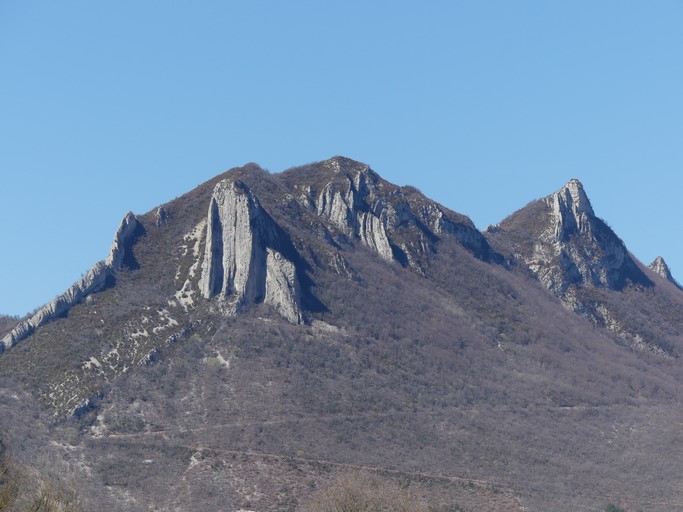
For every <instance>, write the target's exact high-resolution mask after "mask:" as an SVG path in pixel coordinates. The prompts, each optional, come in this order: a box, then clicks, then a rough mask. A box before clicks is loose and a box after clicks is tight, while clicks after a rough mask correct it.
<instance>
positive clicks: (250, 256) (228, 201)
mask: <svg viewBox="0 0 683 512" xmlns="http://www.w3.org/2000/svg"><path fill="white" fill-rule="evenodd" d="M286 246H287V243H286V240H285V235H284V234H283V233H282V231H281V230H280V229H279V227H278V226H277V225H276V224H275V222H274V221H273V219H272V218H271V217H270V216H269V215H268V213H267V212H266V211H265V210H264V209H263V208H262V207H261V205H260V203H259V201H258V199H257V198H256V196H255V195H254V194H253V192H252V191H251V190H250V189H249V188H248V187H247V186H246V185H245V184H244V183H242V182H239V181H231V180H224V181H221V182H219V183H218V184H217V185H216V186H215V188H214V191H213V195H212V197H211V202H210V204H209V211H208V218H207V233H206V247H205V253H204V259H203V262H202V273H201V277H200V280H199V289H200V292H201V294H202V296H203V297H204V298H206V299H211V298H214V297H217V298H219V299H220V300H221V302H222V304H223V306H224V309H225V311H226V312H227V313H228V314H235V313H236V312H237V311H238V310H239V309H240V308H241V307H242V306H244V305H247V304H253V303H259V302H265V303H267V304H269V305H271V306H272V307H273V308H274V309H275V310H276V311H278V312H279V313H280V314H281V315H282V316H283V317H284V318H286V319H287V320H289V321H290V322H293V323H301V322H302V321H303V315H302V313H301V306H300V301H301V293H300V287H299V280H298V278H297V270H296V266H295V264H294V262H292V261H291V260H289V259H288V258H287V257H285V255H284V254H282V252H283V250H284V249H285V248H286ZM287 252H292V249H291V248H289V250H288V251H287Z"/></svg>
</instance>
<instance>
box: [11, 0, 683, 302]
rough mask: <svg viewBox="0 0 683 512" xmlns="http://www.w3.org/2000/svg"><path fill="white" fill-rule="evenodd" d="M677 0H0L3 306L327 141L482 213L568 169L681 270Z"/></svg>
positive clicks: (484, 219) (52, 288) (610, 214)
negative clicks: (129, 233) (249, 166)
mask: <svg viewBox="0 0 683 512" xmlns="http://www.w3.org/2000/svg"><path fill="white" fill-rule="evenodd" d="M681 27H683V3H682V2H679V1H671V2H667V1H653V2H632V1H628V0H620V1H607V0H601V1H597V2H596V1H593V0H590V1H571V2H564V1H548V0H543V1H538V2H529V1H523V0H520V1H508V0H505V1H486V2H481V1H475V0H472V1H455V0H451V1H440V2H436V1H425V2H403V1H375V2H371V1H368V0H365V1H355V0H353V1H348V0H347V1H344V2H331V1H330V2H326V1H297V0H290V1H270V2H264V1H255V0H245V1H227V0H225V1H202V2H188V1H151V0H150V1H126V0H123V1H116V2H92V1H86V0H82V1H78V2H76V1H70V0H60V1H58V2H56V1H48V0H45V1H32V0H0V187H1V188H0V191H1V195H0V198H1V200H0V229H1V231H0V232H1V233H2V240H3V243H2V251H1V252H0V290H1V292H2V293H0V312H4V313H8V314H23V313H25V312H27V311H28V310H31V309H33V308H35V307H37V306H39V305H41V304H43V303H45V302H46V301H48V300H50V299H51V298H52V297H54V296H55V295H57V294H59V293H61V292H62V291H64V290H65V289H66V288H67V287H68V286H69V285H70V284H71V283H72V282H73V281H75V280H76V279H77V278H78V277H79V276H80V275H81V273H82V272H84V271H86V270H87V269H88V268H89V267H90V266H91V265H92V264H93V263H95V262H96V261H98V260H100V259H102V258H104V257H106V255H107V252H108V249H109V245H110V243H111V240H112V237H113V235H114V231H115V230H116V227H117V226H118V223H119V221H120V219H121V218H122V217H123V215H124V214H125V213H126V211H128V210H133V211H134V212H137V213H144V212H146V211H148V210H150V209H152V208H153V207H155V206H156V205H158V204H161V203H163V202H166V201H167V200H170V199H172V198H174V197H175V196H178V195H180V194H182V193H184V192H186V191H188V190H190V189H192V188H193V187H195V186H196V185H198V184H199V183H201V182H203V181H205V180H207V179H209V178H211V177H212V176H214V175H216V174H218V173H219V172H222V171H223V170H226V169H228V168H230V167H235V166H238V165H242V164H244V163H246V162H249V161H256V162H258V163H260V164H261V165H262V166H263V167H265V168H267V169H269V170H271V171H273V172H276V171H281V170H283V169H286V168H288V167H291V166H294V165H297V164H304V163H307V162H311V161H315V160H322V159H325V158H328V157H330V156H332V155H337V154H342V155H345V156H349V157H351V158H354V159H357V160H361V161H364V162H366V163H368V164H370V165H371V166H372V167H373V168H374V169H375V170H376V171H378V172H379V173H380V174H381V175H383V176H384V177H385V178H386V179H388V180H390V181H392V182H395V183H398V184H402V185H403V184H412V185H415V186H417V187H419V188H420V189H421V190H422V191H423V192H425V193H426V194H427V195H429V196H430V197H432V198H434V199H436V200H438V201H439V202H441V203H443V204H445V205H446V206H448V207H450V208H452V209H454V210H456V211H459V212H461V213H464V214H467V215H469V216H470V217H471V218H472V219H473V221H474V222H475V223H476V224H477V226H478V227H480V228H484V227H486V226H487V225H488V224H490V223H495V222H497V221H499V220H501V219H502V218H503V217H505V216H506V215H508V214H509V213H512V212H513V211H514V210H516V209H518V208H520V207H522V206H524V205H525V204H526V203H527V202H529V201H530V200H532V199H534V198H537V197H541V196H545V195H547V194H549V193H551V192H553V191H554V190H556V189H557V188H559V187H560V186H561V185H563V184H564V183H565V182H566V181H568V180H569V179H570V178H574V177H576V178H579V179H580V180H582V181H583V183H584V185H585V187H586V189H587V192H588V195H589V197H590V198H591V200H592V202H593V206H594V209H595V210H596V212H597V214H598V215H599V216H600V217H602V218H604V219H605V220H606V221H607V222H608V223H609V224H610V225H611V226H612V227H613V228H614V229H615V230H616V232H617V233H618V234H619V235H620V236H621V237H622V238H623V239H624V241H625V242H626V244H627V245H628V247H629V248H630V249H631V250H632V251H633V252H634V254H635V255H636V256H637V257H638V258H639V259H641V261H644V262H645V263H649V262H650V261H651V260H652V259H653V258H654V257H655V256H657V255H659V254H661V255H663V256H664V257H665V259H666V260H667V261H668V262H669V264H670V266H671V267H672V269H673V272H674V274H675V275H676V276H677V277H678V278H679V279H683V241H682V237H681V227H680V221H681V211H680V206H679V198H680V196H681V192H680V189H681V186H682V185H683V172H681V171H683V143H682V142H683V65H682V63H683V30H682V29H681Z"/></svg>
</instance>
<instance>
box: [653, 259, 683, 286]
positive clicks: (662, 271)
mask: <svg viewBox="0 0 683 512" xmlns="http://www.w3.org/2000/svg"><path fill="white" fill-rule="evenodd" d="M649 267H650V269H652V270H654V271H655V272H656V273H657V274H659V275H660V276H662V277H663V278H664V279H666V280H667V281H669V282H670V283H673V284H675V285H676V286H678V287H679V288H680V285H679V284H678V281H676V280H675V279H674V276H673V275H672V274H671V270H670V269H669V265H667V264H666V261H664V258H662V257H661V256H657V257H656V258H655V259H654V261H653V262H652V263H650V265H649Z"/></svg>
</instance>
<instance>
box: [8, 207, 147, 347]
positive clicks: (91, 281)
mask: <svg viewBox="0 0 683 512" xmlns="http://www.w3.org/2000/svg"><path fill="white" fill-rule="evenodd" d="M140 227H141V225H140V224H139V221H138V220H137V218H136V217H135V215H133V214H132V213H131V212H128V213H127V214H126V216H125V217H124V218H123V220H122V221H121V224H120V225H119V228H118V230H117V231H116V235H115V236H114V241H113V243H112V246H111V250H110V251H109V256H108V257H107V259H106V260H103V261H99V262H97V263H95V265H93V266H92V268H90V270H88V272H86V274H85V275H84V276H83V277H81V278H80V279H79V280H78V281H76V283H74V284H73V285H72V286H71V287H70V288H69V289H68V290H67V291H66V292H64V293H63V294H62V295H60V296H58V297H56V298H55V299H53V300H51V301H50V302H49V303H47V304H46V305H45V306H43V307H41V308H40V309H39V310H38V311H36V312H35V313H34V314H33V315H32V316H31V317H30V318H28V319H27V320H24V321H23V322H21V323H20V324H19V325H17V326H16V327H15V328H14V329H13V330H12V331H11V332H10V333H9V334H7V335H6V336H5V337H4V338H3V339H2V348H3V349H6V348H10V347H12V346H13V345H16V344H17V343H18V342H20V341H22V340H23V339H25V338H27V337H28V336H30V335H31V334H32V333H33V332H34V331H35V330H36V329H38V328H39V327H40V326H42V325H44V324H46V323H48V322H51V321H52V320H54V319H56V318H59V317H61V316H64V315H66V314H67V313H68V312H69V310H70V309H71V308H72V307H73V306H75V305H76V304H78V303H79V302H81V301H82V300H83V299H85V298H86V297H87V296H88V295H90V294H92V293H94V292H97V291H100V290H102V289H104V288H105V287H106V286H107V285H108V283H109V282H111V280H112V279H113V277H114V274H116V272H118V271H119V270H121V269H122V268H123V267H124V266H126V265H127V264H128V263H131V262H133V261H134V259H133V258H132V253H131V250H130V245H131V242H132V240H133V238H134V237H135V234H136V232H137V231H138V230H139V229H140Z"/></svg>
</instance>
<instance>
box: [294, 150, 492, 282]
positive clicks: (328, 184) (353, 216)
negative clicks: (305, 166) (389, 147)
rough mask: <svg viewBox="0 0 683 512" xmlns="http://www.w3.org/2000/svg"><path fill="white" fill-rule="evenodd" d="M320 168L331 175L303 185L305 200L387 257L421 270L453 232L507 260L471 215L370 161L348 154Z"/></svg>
mask: <svg viewBox="0 0 683 512" xmlns="http://www.w3.org/2000/svg"><path fill="white" fill-rule="evenodd" d="M318 174H320V175H323V176H326V177H327V179H325V180H324V182H323V184H322V185H321V186H320V188H318V189H312V188H311V187H307V188H306V190H301V191H300V193H299V202H300V204H302V205H304V206H305V207H307V208H308V209H309V210H312V211H313V212H314V213H316V214H317V215H318V216H319V217H321V218H322V219H325V220H326V221H328V222H329V223H330V224H332V226H334V228H336V229H337V230H338V231H339V232H341V233H342V234H343V235H344V236H346V237H347V238H348V239H349V240H355V241H358V242H360V243H361V244H362V245H364V246H366V247H368V248H370V249H371V250H372V251H374V252H376V253H377V254H378V255H379V256H380V257H381V258H383V259H385V260H387V261H398V262H400V263H401V264H403V265H405V266H410V267H412V268H414V269H416V270H418V271H421V265H420V261H421V258H422V257H423V256H425V255H427V254H430V253H433V252H435V250H436V245H437V243H438V241H439V240H440V239H441V238H444V237H449V238H455V239H456V240H458V242H460V243H461V244H462V245H464V246H465V247H466V248H467V249H468V250H470V251H471V252H472V253H473V254H474V255H475V256H476V257H478V258H481V259H485V260H495V261H498V262H502V258H499V257H497V256H499V255H496V254H495V253H494V251H493V250H492V249H491V247H490V246H489V244H488V242H487V241H486V239H485V238H484V236H483V235H482V234H481V233H480V232H479V231H478V230H477V229H476V228H475V227H474V224H472V222H471V221H470V220H469V219H468V218H467V217H465V216H461V215H457V214H455V213H453V212H450V211H449V210H447V209H445V208H443V207H441V206H440V205H438V204H437V203H434V202H433V201H430V200H428V199H427V198H426V197H424V195H423V194H422V193H421V192H419V191H418V190H417V189H415V188H413V187H397V186H396V185H392V184H391V183H388V182H386V181H384V180H383V179H382V178H380V177H379V176H378V175H377V174H376V173H375V172H374V171H373V170H372V169H370V168H369V167H368V166H367V165H364V164H361V163H359V162H355V161H353V160H349V159H347V158H343V157H334V158H332V159H330V160H327V161H325V162H322V163H321V164H320V167H319V168H318Z"/></svg>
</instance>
